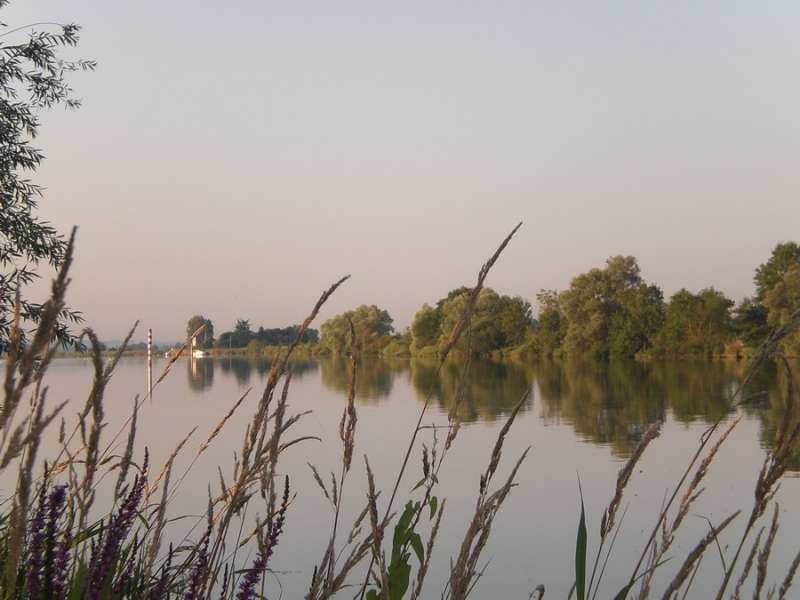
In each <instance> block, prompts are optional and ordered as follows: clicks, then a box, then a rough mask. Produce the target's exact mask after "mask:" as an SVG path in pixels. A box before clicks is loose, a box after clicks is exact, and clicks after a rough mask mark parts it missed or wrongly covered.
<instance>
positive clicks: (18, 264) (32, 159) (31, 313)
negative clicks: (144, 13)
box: [0, 0, 95, 352]
mask: <svg viewBox="0 0 800 600" xmlns="http://www.w3.org/2000/svg"><path fill="white" fill-rule="evenodd" d="M7 4H8V0H0V8H4V7H5V6H6V5H7ZM3 27H5V24H3ZM45 27H48V26H45ZM79 31H80V27H79V26H78V25H74V24H69V25H53V26H52V27H51V28H50V29H48V30H46V31H32V32H31V33H30V34H28V35H27V36H26V35H25V34H24V33H22V31H21V29H12V30H10V31H8V32H6V33H4V34H3V35H2V37H0V123H2V126H0V352H2V351H3V350H4V349H6V347H7V345H8V338H9V333H10V329H11V323H12V320H13V317H12V315H13V314H14V304H15V302H16V298H17V295H18V294H19V311H20V316H21V318H22V320H23V323H24V324H29V325H31V326H35V325H36V323H38V321H39V318H40V315H41V311H42V305H41V304H39V303H36V302H34V301H32V300H30V299H29V298H28V297H27V296H26V294H25V293H24V288H25V287H26V286H27V285H28V284H30V283H31V282H32V281H33V280H34V279H36V278H38V277H39V272H38V271H39V267H40V266H41V265H43V264H47V265H50V266H51V267H55V268H58V267H59V266H60V265H61V264H62V262H63V260H64V255H65V250H66V247H67V244H66V241H65V239H64V237H63V236H62V235H60V234H59V233H58V232H57V231H56V229H55V228H54V227H53V226H52V225H51V224H50V223H49V222H47V221H46V220H44V219H42V218H41V217H39V216H38V214H37V209H38V204H39V199H40V198H41V197H42V195H43V191H44V190H43V188H42V187H40V186H39V185H37V184H35V183H33V182H31V181H30V179H29V177H30V175H31V174H32V173H34V172H35V171H36V170H37V169H38V168H39V166H40V165H41V163H42V161H43V160H44V154H43V153H42V151H41V150H39V149H38V148H36V147H34V146H33V145H32V142H33V141H34V140H35V138H36V136H37V134H38V133H39V125H40V123H39V113H40V112H41V111H42V110H43V109H48V108H52V107H54V106H57V105H62V106H65V107H67V108H75V107H77V106H79V105H80V102H79V101H78V100H76V99H75V98H74V97H73V94H72V89H71V88H70V87H69V84H68V82H67V77H68V75H69V73H70V72H73V71H78V70H91V69H94V66H95V63H94V62H92V61H83V60H81V61H74V62H70V61H64V60H63V59H62V58H61V57H60V52H61V50H62V49H63V48H64V47H65V46H75V45H77V43H78V33H79ZM80 321H82V317H81V314H80V313H79V312H77V311H75V310H72V309H69V308H65V309H64V311H63V312H62V315H61V321H60V322H59V324H58V326H57V327H56V338H57V339H58V341H59V342H61V343H62V344H63V345H65V346H73V347H79V346H80V343H79V342H78V340H77V339H76V338H75V337H74V336H73V335H72V334H71V333H70V330H69V324H70V323H73V324H74V323H77V322H80Z"/></svg>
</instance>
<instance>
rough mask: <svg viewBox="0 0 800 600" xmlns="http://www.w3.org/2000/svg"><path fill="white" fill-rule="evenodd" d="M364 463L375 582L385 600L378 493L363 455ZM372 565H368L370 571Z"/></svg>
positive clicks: (385, 583)
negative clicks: (375, 570)
mask: <svg viewBox="0 0 800 600" xmlns="http://www.w3.org/2000/svg"><path fill="white" fill-rule="evenodd" d="M364 464H365V465H366V469H367V489H368V491H367V506H368V508H369V524H370V528H371V530H372V558H373V562H374V563H377V565H376V566H377V568H378V572H379V574H380V576H379V577H376V578H375V579H376V584H377V585H378V588H379V590H380V592H381V596H382V597H383V598H384V599H385V600H391V598H389V575H388V572H387V569H386V557H385V556H384V554H383V549H382V547H381V545H382V542H383V529H382V527H381V526H380V524H379V522H378V495H377V494H376V493H375V477H374V476H373V475H372V469H371V468H370V466H369V459H368V458H367V456H366V455H364ZM371 571H372V567H370V573H371Z"/></svg>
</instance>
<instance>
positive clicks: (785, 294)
mask: <svg viewBox="0 0 800 600" xmlns="http://www.w3.org/2000/svg"><path fill="white" fill-rule="evenodd" d="M764 308H766V309H767V324H768V325H769V327H770V329H774V328H777V327H780V326H782V325H786V324H787V323H789V321H790V320H791V319H792V315H793V314H795V313H796V312H797V311H798V310H800V261H798V262H797V263H796V264H793V265H791V266H789V267H788V268H787V269H786V271H785V272H784V273H783V276H782V277H781V278H780V280H778V281H777V282H776V283H775V285H773V286H772V288H770V289H769V291H767V292H766V293H765V295H764ZM783 350H784V352H786V353H787V354H789V355H791V356H800V333H798V332H795V333H794V334H793V335H790V336H788V337H787V338H786V339H785V340H784V342H783Z"/></svg>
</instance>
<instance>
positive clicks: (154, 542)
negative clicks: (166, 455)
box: [144, 456, 174, 578]
mask: <svg viewBox="0 0 800 600" xmlns="http://www.w3.org/2000/svg"><path fill="white" fill-rule="evenodd" d="M173 460H174V457H172V456H171V457H170V459H169V460H168V461H167V465H166V473H165V474H164V489H163V490H162V492H161V502H159V503H158V508H157V510H156V517H155V518H156V522H155V525H154V527H153V537H152V539H151V540H150V545H149V547H148V549H147V555H146V562H145V566H144V576H145V578H149V577H150V575H151V574H152V571H153V565H154V564H155V562H156V558H158V553H159V552H160V550H161V539H162V537H163V533H164V525H165V523H166V513H167V505H168V504H169V501H168V499H167V493H168V491H169V479H170V475H171V474H172V463H173ZM145 504H147V502H146V501H145Z"/></svg>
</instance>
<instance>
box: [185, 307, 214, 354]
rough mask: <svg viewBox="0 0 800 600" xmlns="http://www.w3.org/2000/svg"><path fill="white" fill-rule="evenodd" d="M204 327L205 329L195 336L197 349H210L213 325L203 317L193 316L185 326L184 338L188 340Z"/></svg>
mask: <svg viewBox="0 0 800 600" xmlns="http://www.w3.org/2000/svg"><path fill="white" fill-rule="evenodd" d="M204 325H205V329H203V331H201V332H200V335H198V336H197V338H195V339H196V341H197V347H198V348H203V349H206V348H211V347H212V346H213V345H214V324H213V323H212V322H211V319H206V318H205V317H204V316H203V315H194V316H193V317H192V318H191V319H189V322H188V323H187V324H186V337H187V338H190V337H191V336H192V335H193V334H194V332H195V331H197V330H198V329H200V328H201V327H203V326H204Z"/></svg>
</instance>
